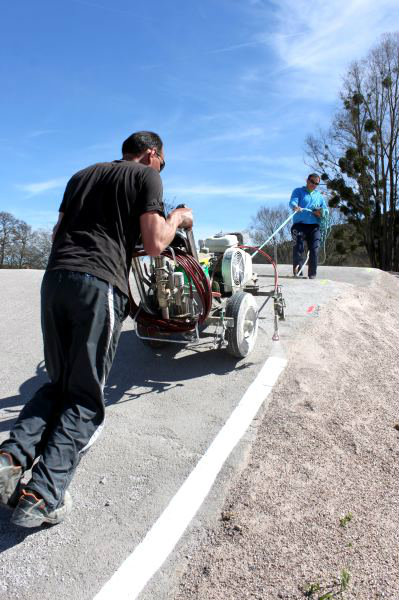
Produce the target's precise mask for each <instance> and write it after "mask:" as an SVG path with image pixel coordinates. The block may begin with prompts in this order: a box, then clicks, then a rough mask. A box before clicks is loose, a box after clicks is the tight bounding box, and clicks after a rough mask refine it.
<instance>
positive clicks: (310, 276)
mask: <svg viewBox="0 0 399 600" xmlns="http://www.w3.org/2000/svg"><path fill="white" fill-rule="evenodd" d="M308 279H316V275H309V277H308Z"/></svg>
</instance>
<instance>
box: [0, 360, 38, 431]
mask: <svg viewBox="0 0 399 600" xmlns="http://www.w3.org/2000/svg"><path fill="white" fill-rule="evenodd" d="M47 381H48V377H47V373H46V369H45V366H44V361H40V362H39V364H38V365H37V367H36V373H35V375H34V376H33V377H30V378H29V379H27V380H26V381H24V382H23V383H22V384H21V386H20V388H19V394H17V395H15V396H9V397H8V398H1V399H0V409H1V420H0V432H3V431H9V430H10V429H11V427H12V426H13V424H14V423H15V421H16V420H17V417H18V415H19V412H20V410H21V406H23V405H24V404H26V402H27V401H28V400H30V399H31V398H32V396H33V395H34V393H35V392H36V390H38V389H39V387H40V386H42V385H43V384H44V383H46V382H47ZM4 416H6V417H9V418H5V419H4V418H3V417H4Z"/></svg>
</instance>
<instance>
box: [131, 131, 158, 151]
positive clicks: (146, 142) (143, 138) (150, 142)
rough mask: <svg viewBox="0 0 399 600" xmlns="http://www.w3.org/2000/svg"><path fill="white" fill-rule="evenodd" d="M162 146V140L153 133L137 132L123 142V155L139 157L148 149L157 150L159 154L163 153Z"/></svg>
mask: <svg viewBox="0 0 399 600" xmlns="http://www.w3.org/2000/svg"><path fill="white" fill-rule="evenodd" d="M162 145H163V144H162V140H161V138H160V137H159V135H158V134H156V133H154V132H153V131H137V132H136V133H132V135H130V136H129V137H128V138H127V139H126V140H125V141H124V142H123V144H122V155H124V154H131V155H132V156H139V154H142V153H143V152H144V151H145V150H147V149H148V148H156V149H157V150H158V152H161V150H162Z"/></svg>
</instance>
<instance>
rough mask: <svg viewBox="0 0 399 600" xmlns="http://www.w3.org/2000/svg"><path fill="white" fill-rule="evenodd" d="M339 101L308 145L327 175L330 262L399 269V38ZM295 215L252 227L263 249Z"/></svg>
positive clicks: (371, 57)
mask: <svg viewBox="0 0 399 600" xmlns="http://www.w3.org/2000/svg"><path fill="white" fill-rule="evenodd" d="M339 100H340V108H339V110H338V111H337V113H336V114H335V115H334V116H333V119H332V123H331V126H330V128H329V129H328V130H327V131H322V130H320V131H319V132H318V134H317V135H314V134H313V135H309V136H308V137H307V138H306V140H305V154H306V161H307V165H308V167H309V171H313V172H315V173H318V174H319V175H320V178H321V181H322V183H324V186H325V187H326V193H327V201H328V204H329V206H330V208H331V211H332V218H333V220H332V232H331V235H330V238H329V240H328V241H327V244H326V253H327V260H326V263H327V264H329V265H337V264H343V265H348V266H349V265H352V266H354V265H367V264H368V265H370V266H372V267H377V268H380V269H382V270H386V271H399V218H398V179H399V148H398V136H399V34H398V33H391V34H385V35H384V36H382V38H381V41H380V42H379V43H378V44H377V45H376V46H375V47H374V48H373V49H372V50H371V51H370V52H369V54H368V55H367V57H366V58H364V59H362V60H360V61H356V62H354V63H352V65H351V66H350V67H349V69H348V71H347V73H346V75H345V76H344V79H343V86H342V89H341V91H340V96H339ZM288 214H289V212H288V209H286V210H284V207H279V208H277V209H269V208H267V207H262V208H261V209H260V210H259V211H258V213H257V215H256V216H255V217H254V218H253V219H252V223H251V226H250V231H251V235H252V238H253V241H254V242H255V243H258V244H260V243H262V241H264V240H265V239H267V238H268V237H269V235H270V234H271V233H272V231H273V230H275V229H277V227H278V226H279V225H280V224H281V223H282V222H283V221H284V219H285V218H286V217H287V216H288ZM290 226H291V223H290V224H288V225H287V227H286V228H284V229H283V230H282V231H281V233H280V234H279V237H278V238H277V246H278V257H279V262H290V261H291V252H292V251H291V244H290V241H289V240H290V238H291V235H290ZM268 250H269V252H274V246H268Z"/></svg>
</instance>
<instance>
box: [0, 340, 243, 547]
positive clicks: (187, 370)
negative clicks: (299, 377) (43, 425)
mask: <svg viewBox="0 0 399 600" xmlns="http://www.w3.org/2000/svg"><path fill="white" fill-rule="evenodd" d="M205 339H206V338H205ZM202 341H203V340H202ZM207 348H208V347H207ZM207 348H206V349H203V348H202V346H198V347H196V346H195V345H190V346H189V350H190V352H184V351H183V350H184V347H182V345H180V344H167V345H166V346H165V347H163V348H161V349H152V348H149V347H147V346H146V345H144V344H143V343H142V342H141V341H140V340H139V339H138V337H137V336H136V334H135V333H134V331H132V330H129V331H123V332H122V334H121V336H120V340H119V345H118V350H117V353H116V356H115V360H114V363H113V366H112V369H111V372H110V375H109V377H108V383H107V385H106V387H105V390H104V396H105V404H106V405H107V406H110V405H112V404H115V403H117V402H120V401H122V402H127V401H134V400H136V399H138V398H140V397H141V396H143V395H147V394H154V393H155V394H161V393H167V392H168V391H170V390H172V389H174V388H177V387H184V381H187V380H190V379H195V378H197V377H203V376H204V375H208V374H211V373H212V374H214V375H219V376H221V377H222V376H223V375H226V374H228V373H230V372H231V371H233V370H237V369H239V370H243V369H247V368H249V367H250V366H251V365H252V363H250V362H245V363H243V364H239V365H237V361H238V359H236V358H234V357H232V356H230V355H229V354H227V353H226V352H225V351H223V350H220V349H217V350H214V349H212V347H211V346H209V349H207ZM47 381H48V377H47V373H46V370H45V366H44V362H43V361H41V362H40V363H39V364H38V365H37V368H36V374H35V375H34V376H33V377H30V378H29V379H27V380H26V381H25V382H24V383H22V385H21V386H20V388H19V394H18V395H15V396H10V397H8V398H3V399H0V408H1V411H2V416H4V414H5V415H7V416H8V417H9V418H6V419H3V420H0V432H5V431H9V430H10V429H11V428H12V426H13V424H14V423H15V421H16V419H17V417H18V415H19V412H20V408H21V406H23V405H24V404H25V403H26V402H27V401H28V400H30V399H31V398H32V396H33V395H34V393H35V392H36V390H37V389H38V388H39V387H40V386H41V385H43V384H44V383H46V382H47ZM143 388H144V390H143ZM10 516H11V511H10V510H9V509H7V508H5V507H3V506H1V505H0V553H1V552H4V551H5V550H7V549H9V548H12V547H13V546H17V545H18V544H20V543H21V542H23V541H24V539H25V538H26V537H27V536H28V535H32V534H34V533H36V532H37V531H39V530H40V529H41V528H35V529H22V528H19V527H16V526H14V525H12V524H11V523H10V522H9V519H10Z"/></svg>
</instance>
